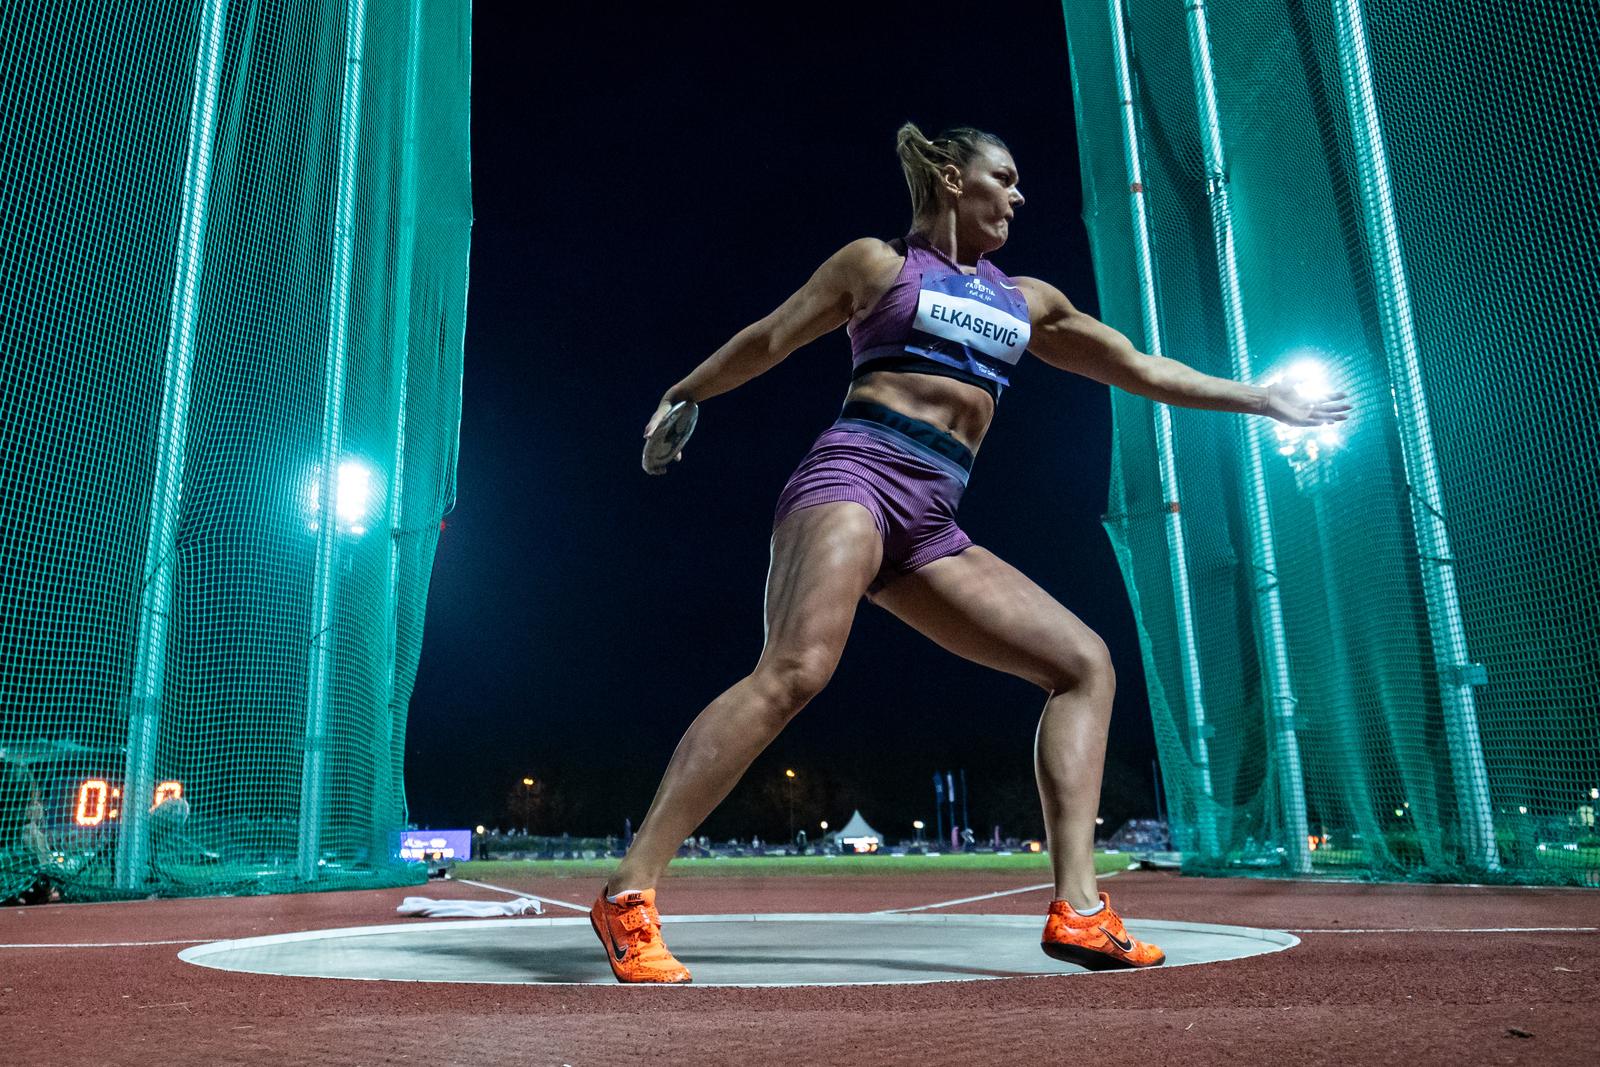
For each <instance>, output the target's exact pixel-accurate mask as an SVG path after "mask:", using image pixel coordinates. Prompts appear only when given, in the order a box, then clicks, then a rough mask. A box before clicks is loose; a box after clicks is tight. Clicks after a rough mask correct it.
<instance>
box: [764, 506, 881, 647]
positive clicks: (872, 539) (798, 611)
mask: <svg viewBox="0 0 1600 1067" xmlns="http://www.w3.org/2000/svg"><path fill="white" fill-rule="evenodd" d="M882 561H883V540H882V538H881V537H879V535H878V527H877V524H876V523H875V522H874V520H873V517H872V513H871V512H869V511H868V510H867V509H866V508H864V507H862V506H861V505H860V504H857V503H854V502H851V501H844V500H841V501H833V502H831V503H827V504H815V505H813V506H811V507H807V508H801V509H800V510H799V511H796V512H794V513H793V514H791V515H789V516H788V517H787V518H785V519H784V520H783V522H781V523H779V524H778V528H777V529H776V530H774V531H773V534H772V564H771V566H770V568H769V569H768V571H767V601H766V616H765V618H766V644H765V647H764V648H763V650H762V658H763V659H767V658H768V657H769V656H771V655H773V654H778V653H789V654H793V653H796V652H801V651H815V650H818V649H828V650H831V651H832V655H833V657H834V659H837V657H838V654H839V652H840V650H842V649H843V648H844V642H845V638H846V637H848V636H849V633H850V625H851V623H852V622H853V621H854V620H855V614H856V604H857V603H858V602H859V601H860V600H861V594H862V593H864V592H866V589H867V586H868V585H870V584H871V583H872V579H873V577H874V576H875V575H876V574H877V573H878V567H879V566H880V564H881V563H882Z"/></svg>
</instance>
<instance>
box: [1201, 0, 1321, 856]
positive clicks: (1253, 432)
mask: <svg viewBox="0 0 1600 1067" xmlns="http://www.w3.org/2000/svg"><path fill="white" fill-rule="evenodd" d="M1186 6H1187V8H1188V24H1189V58H1190V63H1191V65H1192V67H1193V71H1194V90H1195V104H1196V107H1197V109H1198V111H1199V117H1200V145H1201V149H1202V151H1203V152H1204V155H1205V168H1206V194H1207V196H1208V198H1209V199H1210V201H1211V230H1212V238H1213V240H1214V241H1215V243H1216V255H1217V279H1218V284H1219V286H1220V288H1221V292H1222V313H1223V325H1224V327H1225V328H1226V331H1227V337H1228V352H1229V355H1230V356H1231V357H1232V360H1233V374H1234V377H1236V378H1238V379H1239V380H1240V381H1250V380H1251V378H1252V377H1253V373H1252V370H1251V366H1250V345H1249V338H1248V336H1247V334H1246V330H1245V319H1244V304H1243V300H1242V298H1241V293H1240V284H1239V265H1238V261H1237V258H1236V255H1235V251H1234V239H1233V213H1232V209H1231V207H1230V205H1229V200H1228V169H1227V164H1226V161H1225V159H1224V156H1223V151H1222V122H1221V118H1220V115H1219V112H1218V107H1217V86H1216V76H1215V72H1214V71H1213V69H1212V64H1211V37H1210V30H1209V28H1208V27H1207V24H1206V4H1205V0H1188V3H1187V4H1186ZM1243 444H1244V452H1245V456H1244V458H1245V486H1244V489H1245V529H1246V530H1247V531H1249V539H1250V557H1251V567H1252V568H1253V570H1254V572H1255V573H1254V580H1253V582H1252V585H1253V586H1254V588H1255V601H1256V622H1257V633H1258V636H1259V638H1260V642H1261V658H1262V667H1263V668H1264V669H1263V673H1264V674H1265V676H1266V682H1267V694H1268V704H1269V707H1270V709H1271V711H1270V714H1271V719H1270V721H1269V723H1268V726H1269V731H1270V732H1271V734H1272V736H1273V741H1274V747H1275V755H1276V760H1275V763H1276V766H1277V771H1278V783H1277V784H1278V790H1279V793H1280V794H1281V795H1282V805H1283V815H1284V832H1285V833H1286V834H1287V835H1288V841H1287V843H1286V845H1285V850H1286V855H1287V856H1288V859H1289V869H1290V870H1291V871H1293V872H1295V873H1296V874H1305V873H1308V872H1309V871H1310V870H1311V849H1310V842H1309V841H1308V840H1307V838H1308V837H1309V836H1310V829H1309V827H1308V820H1307V816H1306V790H1305V777H1304V773H1303V771H1302V769H1301V765H1300V742H1299V739H1298V738H1297V737H1296V736H1295V721H1294V719H1295V707H1296V703H1297V701H1296V699H1295V695H1294V687H1293V684H1292V682H1291V680H1290V676H1289V652H1288V644H1289V642H1288V635H1287V634H1286V632H1285V630H1284V625H1283V602H1282V598H1281V596H1280V594H1279V592H1278V555H1277V548H1276V546H1275V545H1274V543H1273V538H1272V519H1271V513H1270V511H1269V510H1268V503H1267V483H1266V474H1265V471H1264V469H1263V466H1262V462H1261V434H1260V430H1259V428H1258V427H1257V426H1256V425H1255V424H1254V422H1253V421H1251V422H1247V423H1246V424H1245V425H1244V427H1243Z"/></svg>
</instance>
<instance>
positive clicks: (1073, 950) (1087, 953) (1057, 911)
mask: <svg viewBox="0 0 1600 1067" xmlns="http://www.w3.org/2000/svg"><path fill="white" fill-rule="evenodd" d="M1100 903H1101V904H1102V905H1104V906H1103V907H1102V908H1101V909H1100V910H1099V911H1097V912H1095V913H1094V914H1093V915H1079V914H1078V913H1077V912H1076V911H1074V910H1073V909H1072V905H1071V904H1068V903H1067V902H1066V901H1064V900H1052V901H1051V902H1050V915H1049V917H1048V918H1047V919H1045V923H1044V937H1043V938H1041V939H1040V941H1039V947H1040V948H1042V949H1044V951H1045V955H1047V956H1049V957H1050V958H1051V959H1057V960H1061V961H1063V962H1065V963H1076V964H1077V965H1078V966H1079V967H1085V968H1087V969H1089V970H1091V971H1108V970H1113V969H1115V968H1118V967H1155V966H1158V965H1160V964H1163V963H1165V962H1166V961H1167V957H1166V953H1164V952H1162V951H1161V950H1160V949H1158V948H1156V947H1155V946H1154V945H1151V944H1148V943H1146V942H1144V941H1135V940H1134V939H1133V938H1132V937H1131V936H1129V934H1128V930H1127V928H1126V927H1125V926H1123V925H1122V918H1121V916H1119V915H1118V914H1117V913H1116V912H1115V911H1112V910H1111V898H1110V897H1108V896H1106V895H1105V894H1104V893H1101V894H1100Z"/></svg>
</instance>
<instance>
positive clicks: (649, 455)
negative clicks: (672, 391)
mask: <svg viewBox="0 0 1600 1067" xmlns="http://www.w3.org/2000/svg"><path fill="white" fill-rule="evenodd" d="M699 418H700V405H699V404H696V403H695V402H694V401H693V400H680V401H678V402H677V403H676V404H674V405H672V406H671V407H670V408H668V409H667V413H666V414H665V415H663V416H661V421H660V422H659V423H657V424H656V430H655V433H652V434H651V435H650V436H649V437H647V438H646V439H645V442H644V457H643V459H642V460H641V462H642V464H643V466H644V470H645V473H646V474H665V473H667V468H668V467H670V466H672V461H673V459H674V458H675V457H676V456H677V455H678V453H679V452H681V451H683V446H684V445H685V444H686V443H687V442H688V440H689V435H690V434H692V433H694V424H695V422H696V421H698V420H699Z"/></svg>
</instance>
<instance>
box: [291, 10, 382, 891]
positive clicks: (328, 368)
mask: <svg viewBox="0 0 1600 1067" xmlns="http://www.w3.org/2000/svg"><path fill="white" fill-rule="evenodd" d="M366 6H367V5H366V0H349V2H348V3H347V5H346V7H345V27H344V85H343V87H342V90H341V93H340V106H339V154H338V169H337V172H336V178H335V183H334V188H335V190H336V192H337V199H336V201H335V204H334V220H333V235H332V236H333V239H332V242H331V244H332V247H331V250H330V251H331V254H332V270H330V271H329V279H328V308H327V319H328V331H327V344H326V347H325V349H324V353H323V378H322V438H321V440H322V466H321V469H320V471H319V472H318V473H319V476H320V483H321V488H320V491H319V493H318V508H319V511H320V513H321V514H320V521H319V522H318V524H317V550H316V551H317V556H316V570H315V573H314V576H313V580H312V608H311V633H310V641H309V645H310V654H309V657H308V661H307V665H306V666H307V670H306V724H305V749H304V755H303V757H302V760H301V771H300V826H299V831H300V832H299V838H298V843H299V856H298V861H297V863H296V873H297V874H298V875H299V877H300V879H301V880H302V881H306V882H310V881H315V880H316V878H317V875H318V864H319V863H320V862H321V856H322V821H323V807H324V803H325V790H324V782H323V778H324V777H325V775H326V774H327V747H328V694H329V690H330V689H331V688H332V680H333V678H332V676H333V643H334V642H333V621H334V612H335V609H336V608H337V606H338V547H339V546H338V538H339V528H338V527H339V523H338V488H339V487H338V481H337V480H338V477H339V467H340V462H339V457H340V456H341V455H342V453H343V450H344V395H345V368H346V365H347V362H348V360H347V348H348V340H349V332H350V331H349V325H350V261H351V258H352V256H353V254H354V245H355V201H356V166H357V163H358V156H359V152H358V149H359V147H360V133H361V76H362V70H363V62H362V53H363V49H364V47H365V35H366V23H367V20H366Z"/></svg>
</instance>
